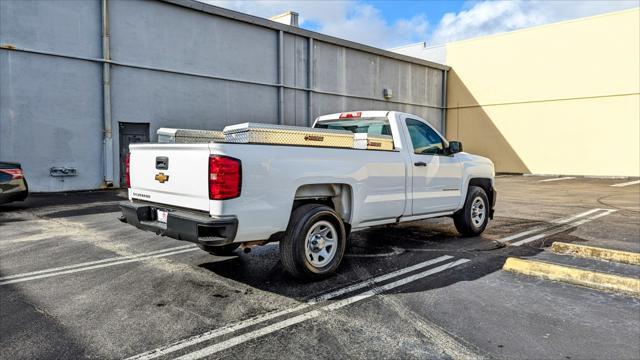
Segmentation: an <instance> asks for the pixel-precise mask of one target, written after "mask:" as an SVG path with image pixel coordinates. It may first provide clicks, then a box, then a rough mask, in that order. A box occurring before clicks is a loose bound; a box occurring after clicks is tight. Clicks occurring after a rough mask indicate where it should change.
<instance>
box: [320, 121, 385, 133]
mask: <svg viewBox="0 0 640 360" xmlns="http://www.w3.org/2000/svg"><path fill="white" fill-rule="evenodd" d="M315 128H317V129H333V130H347V131H351V132H353V133H366V134H370V135H389V136H391V126H389V119H387V118H361V119H336V120H326V121H322V122H318V123H316V125H315Z"/></svg>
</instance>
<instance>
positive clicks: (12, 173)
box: [0, 161, 29, 204]
mask: <svg viewBox="0 0 640 360" xmlns="http://www.w3.org/2000/svg"><path fill="white" fill-rule="evenodd" d="M28 194H29V187H28V186H27V179H25V178H24V174H23V173H22V167H21V166H20V164H18V163H10V162H1V161H0V204H5V203H9V202H12V201H22V200H24V199H26V198H27V195H28Z"/></svg>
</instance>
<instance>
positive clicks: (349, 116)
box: [340, 111, 362, 119]
mask: <svg viewBox="0 0 640 360" xmlns="http://www.w3.org/2000/svg"><path fill="white" fill-rule="evenodd" d="M360 116H362V112H360V111H355V112H348V113H342V114H340V119H356V118H359V117H360Z"/></svg>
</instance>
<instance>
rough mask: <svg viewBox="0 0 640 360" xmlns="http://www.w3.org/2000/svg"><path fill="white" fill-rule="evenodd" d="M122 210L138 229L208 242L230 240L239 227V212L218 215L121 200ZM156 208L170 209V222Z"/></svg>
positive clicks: (207, 243) (208, 244) (190, 240)
mask: <svg viewBox="0 0 640 360" xmlns="http://www.w3.org/2000/svg"><path fill="white" fill-rule="evenodd" d="M120 210H121V211H122V217H121V218H120V220H121V221H122V222H126V223H128V224H131V225H133V226H135V227H137V228H138V229H142V230H147V231H153V232H155V233H156V234H158V235H162V236H168V237H171V238H174V239H177V240H184V241H189V242H193V243H196V244H202V245H206V246H221V245H226V244H230V243H232V242H233V240H234V239H235V236H236V232H237V230H238V219H237V218H236V217H235V216H225V217H215V218H214V217H210V216H208V215H204V214H203V215H200V214H194V213H191V212H188V211H183V210H176V209H171V208H167V207H164V206H162V205H157V206H156V205H152V204H147V203H134V202H130V201H124V202H121V203H120ZM156 210H164V211H168V214H167V223H166V224H165V223H163V222H159V221H157V218H156Z"/></svg>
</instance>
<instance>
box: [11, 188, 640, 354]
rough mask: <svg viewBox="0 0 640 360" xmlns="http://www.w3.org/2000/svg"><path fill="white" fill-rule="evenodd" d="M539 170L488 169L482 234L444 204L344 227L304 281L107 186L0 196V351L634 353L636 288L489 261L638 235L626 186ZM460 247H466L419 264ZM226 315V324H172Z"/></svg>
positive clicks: (639, 209) (634, 195)
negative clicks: (339, 255) (178, 227)
mask: <svg viewBox="0 0 640 360" xmlns="http://www.w3.org/2000/svg"><path fill="white" fill-rule="evenodd" d="M541 179H543V178H538V177H528V176H525V177H522V176H504V177H499V178H497V189H498V196H499V197H498V204H497V212H496V218H495V219H494V221H493V222H491V224H490V226H489V227H488V229H487V231H486V232H485V233H484V234H483V235H482V236H481V237H477V238H460V237H458V235H457V233H456V232H455V228H454V227H453V224H452V221H451V219H448V218H444V219H433V220H427V221H421V222H416V223H409V224H402V225H398V226H388V227H380V228H372V229H367V230H364V231H360V232H357V233H354V234H353V237H352V242H351V244H350V249H349V252H348V254H347V256H346V257H345V259H344V262H343V265H342V266H341V267H340V269H339V271H338V274H336V276H333V277H331V278H329V279H326V280H324V281H320V282H315V283H304V282H301V281H299V280H296V279H293V278H292V277H290V276H289V275H288V274H287V273H286V272H285V271H284V270H283V268H282V266H281V264H280V263H279V256H278V245H277V244H270V245H267V246H263V247H257V248H254V250H253V251H252V252H250V253H248V254H245V253H242V252H240V251H238V252H237V253H236V255H234V256H229V257H216V256H213V255H210V254H208V253H205V252H203V251H201V250H199V249H197V248H194V249H191V248H190V247H186V246H185V245H189V243H185V242H180V241H176V240H173V239H169V238H163V237H159V236H156V235H155V234H152V233H149V232H142V231H140V230H137V229H135V228H133V227H131V226H129V225H127V224H123V223H121V222H119V221H118V220H117V216H118V212H117V203H118V201H120V200H122V199H124V195H123V194H122V193H121V192H118V191H116V190H110V191H95V192H78V193H68V194H48V195H44V194H43V195H39V194H35V195H32V196H31V197H30V198H29V199H28V200H27V201H25V202H23V203H14V204H7V205H0V320H1V321H0V349H2V351H0V358H6V359H16V358H25V359H27V358H29V359H31V358H78V357H88V358H125V357H129V356H135V355H137V354H141V353H144V352H147V351H149V350H154V349H161V350H162V349H167V348H168V347H169V346H170V345H171V344H172V343H175V342H180V344H185V345H184V346H183V345H180V346H182V348H181V349H180V350H176V351H171V352H167V354H165V355H164V357H166V358H175V357H177V356H182V355H187V356H189V357H190V358H196V355H198V354H200V355H202V354H205V355H206V357H211V358H221V357H225V358H255V357H259V358H265V359H271V358H273V359H275V358H278V359H297V358H300V357H302V356H310V357H313V358H327V359H334V358H442V359H448V358H461V357H462V358H465V357H473V358H523V359H531V358H561V359H586V358H615V359H637V358H640V341H638V339H639V338H640V300H639V299H637V298H633V297H629V296H625V295H620V294H612V293H605V292H600V291H595V290H591V289H586V288H581V287H576V286H572V285H567V284H561V283H555V282H550V281H544V280H538V279H532V278H527V277H523V276H519V275H514V274H510V273H506V272H504V271H502V270H501V268H502V265H503V263H504V261H505V259H506V258H507V257H508V256H522V257H534V258H535V257H536V256H537V257H540V258H543V257H544V256H545V253H544V252H545V249H546V247H548V246H550V244H551V243H552V242H553V241H564V242H575V243H579V244H586V245H591V246H601V247H609V248H614V249H620V250H627V251H640V186H639V185H633V186H628V187H611V186H610V185H612V184H615V183H619V182H623V181H621V180H616V179H585V178H576V179H571V180H563V181H556V182H540V180H541ZM596 208H601V209H612V210H616V211H615V212H613V213H611V214H609V215H606V216H603V217H600V218H597V219H595V220H593V221H588V222H585V223H583V224H581V225H579V226H577V227H572V228H569V229H567V230H566V231H561V232H558V233H556V234H553V235H551V236H549V237H544V238H542V239H539V240H536V241H533V242H530V243H527V244H525V245H523V246H510V245H509V243H506V244H505V243H503V242H501V241H500V240H501V239H504V238H506V237H508V236H512V235H513V234H518V233H522V232H526V231H529V230H531V229H535V228H543V229H546V230H548V229H554V228H556V227H557V226H558V225H557V224H554V223H553V221H555V220H558V219H561V218H566V217H571V216H574V215H576V214H580V213H583V212H585V211H590V210H592V209H596ZM538 233H540V231H538V232H533V233H532V234H531V235H535V234H538ZM525 237H526V236H525ZM443 256H446V257H447V260H445V261H443V262H438V263H437V264H433V265H429V266H425V267H424V268H421V269H414V270H412V271H407V272H406V273H404V274H402V275H399V276H395V277H390V278H388V279H385V280H384V281H381V282H380V283H373V282H372V280H371V279H375V278H376V277H381V276H384V275H385V274H389V273H391V272H394V271H401V272H402V271H404V269H407V268H408V267H411V266H415V265H416V264H421V263H423V262H425V261H429V260H432V261H434V259H438V258H441V257H443ZM460 259H468V260H469V262H466V263H464V264H461V265H458V266H455V267H452V268H450V269H449V268H447V269H445V270H442V271H438V272H434V273H433V274H430V275H428V276H426V275H425V276H424V277H419V276H420V274H421V272H422V271H425V270H433V269H436V268H437V267H438V266H439V265H441V264H446V263H447V262H452V261H455V260H460ZM84 263H86V264H85V265H80V264H84ZM597 266H600V267H602V266H605V267H606V266H607V265H606V264H604V265H603V264H600V263H599V264H597ZM611 267H612V268H614V267H615V266H614V265H612V266H611ZM630 271H633V269H631V270H630ZM403 279H404V280H406V281H407V283H406V284H401V285H398V286H393V288H391V289H390V290H387V291H379V292H376V294H375V295H373V296H370V297H366V298H362V299H359V298H358V299H356V297H357V296H358V295H359V294H362V293H363V292H365V291H368V290H374V291H378V290H376V289H378V288H377V287H376V286H384V285H388V284H392V283H394V282H397V281H401V280H403ZM16 280H17V281H16ZM409 280H410V281H409ZM3 282H4V283H3ZM362 282H368V283H366V284H365V285H364V286H363V287H361V288H359V289H358V290H355V291H352V292H347V293H344V294H341V295H340V296H338V297H336V298H334V299H331V300H328V301H327V302H321V303H320V304H314V305H313V306H311V305H309V307H308V308H304V309H301V310H297V311H293V310H291V312H289V311H290V309H294V308H295V307H297V306H300V305H301V304H303V305H304V304H308V303H307V301H308V300H309V299H312V298H314V297H316V296H319V295H322V294H326V293H328V292H330V291H336V290H340V289H344V288H346V287H348V286H352V285H354V284H359V283H362ZM350 299H354V300H353V303H351V300H350ZM345 300H347V301H349V304H348V305H345V306H342V307H339V308H336V309H332V308H327V309H325V308H324V307H325V306H326V305H327V304H338V303H339V302H340V301H345ZM305 306H306V305H305ZM318 309H320V310H318ZM314 310H317V311H319V313H318V314H317V316H315V315H316V314H315V313H313V312H312V311H314ZM278 311H283V312H284V315H281V316H277V317H273V318H269V319H268V320H264V321H263V320H257V322H255V323H253V322H251V321H255V320H252V319H256V318H257V319H262V318H261V317H263V316H265V315H267V316H268V314H273V313H274V312H278ZM311 315H314V316H311ZM297 320H300V321H299V322H295V321H297ZM247 324H248V325H247ZM245 325H246V327H243V326H245ZM225 326H227V327H229V326H236V327H234V328H232V329H231V330H229V331H226V330H225V331H226V332H225V333H224V334H222V335H219V336H213V335H211V338H207V339H206V340H202V339H199V338H195V339H196V340H193V339H191V340H185V339H189V338H191V337H194V336H198V335H202V334H208V333H209V334H210V333H211V332H212V331H219V329H227V328H225ZM274 329H275V330H274ZM272 330H273V331H272ZM216 334H217V333H216ZM185 341H186V342H185ZM203 349H204V350H206V351H203Z"/></svg>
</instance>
